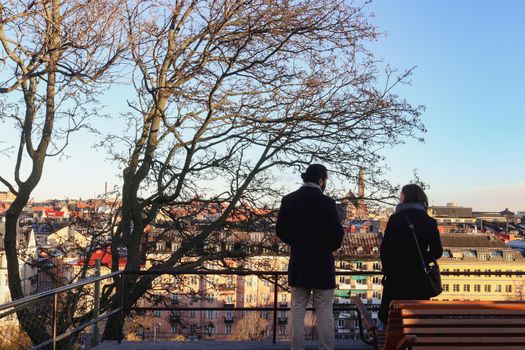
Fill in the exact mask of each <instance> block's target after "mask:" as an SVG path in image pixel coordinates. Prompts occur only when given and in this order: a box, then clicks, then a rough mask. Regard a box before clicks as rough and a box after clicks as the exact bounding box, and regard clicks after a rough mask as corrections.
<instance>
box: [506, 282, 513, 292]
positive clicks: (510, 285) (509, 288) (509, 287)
mask: <svg viewBox="0 0 525 350" xmlns="http://www.w3.org/2000/svg"><path fill="white" fill-rule="evenodd" d="M505 292H507V293H512V284H507V285H506V286H505Z"/></svg>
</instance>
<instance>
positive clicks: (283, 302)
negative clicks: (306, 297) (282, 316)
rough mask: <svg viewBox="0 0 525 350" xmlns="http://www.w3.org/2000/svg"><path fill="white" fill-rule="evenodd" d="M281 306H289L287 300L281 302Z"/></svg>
mask: <svg viewBox="0 0 525 350" xmlns="http://www.w3.org/2000/svg"><path fill="white" fill-rule="evenodd" d="M279 307H288V303H287V302H286V301H281V302H279Z"/></svg>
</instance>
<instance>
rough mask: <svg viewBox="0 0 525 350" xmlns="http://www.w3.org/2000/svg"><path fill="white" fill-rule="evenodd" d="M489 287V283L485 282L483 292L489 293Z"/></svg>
mask: <svg viewBox="0 0 525 350" xmlns="http://www.w3.org/2000/svg"><path fill="white" fill-rule="evenodd" d="M491 289H492V288H491V287H490V284H485V292H487V293H490V290H491Z"/></svg>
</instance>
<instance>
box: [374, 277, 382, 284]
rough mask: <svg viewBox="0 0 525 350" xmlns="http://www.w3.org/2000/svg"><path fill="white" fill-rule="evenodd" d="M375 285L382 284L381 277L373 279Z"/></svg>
mask: <svg viewBox="0 0 525 350" xmlns="http://www.w3.org/2000/svg"><path fill="white" fill-rule="evenodd" d="M372 283H373V284H381V277H373V278H372Z"/></svg>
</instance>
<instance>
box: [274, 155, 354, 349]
mask: <svg viewBox="0 0 525 350" xmlns="http://www.w3.org/2000/svg"><path fill="white" fill-rule="evenodd" d="M301 177H302V179H303V181H304V184H303V185H302V186H301V188H300V189H298V190H297V191H295V192H292V193H290V194H288V195H286V196H285V197H284V198H283V199H282V202H281V208H280V210H279V216H278V218H277V225H276V233H277V236H278V237H279V238H280V239H281V240H282V241H283V242H285V243H287V244H289V245H290V250H291V256H290V262H289V264H288V283H289V285H290V287H291V290H292V345H291V348H292V350H302V349H304V316H305V313H306V307H307V305H308V301H309V298H310V294H312V293H313V297H314V306H315V308H316V322H317V332H318V335H319V348H320V349H323V350H329V349H333V346H334V345H333V343H334V318H333V309H332V308H333V306H332V302H333V293H334V289H335V266H334V256H333V252H334V251H335V250H337V249H338V248H339V247H340V246H341V243H342V241H343V236H344V231H343V227H342V226H341V222H340V219H339V215H338V213H337V208H336V205H335V201H334V200H333V199H331V198H330V197H328V196H325V195H324V194H323V192H324V189H325V187H326V181H327V180H328V172H327V169H326V168H325V167H324V166H323V165H320V164H312V165H310V166H309V167H308V168H307V169H306V172H305V173H303V174H301Z"/></svg>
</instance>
